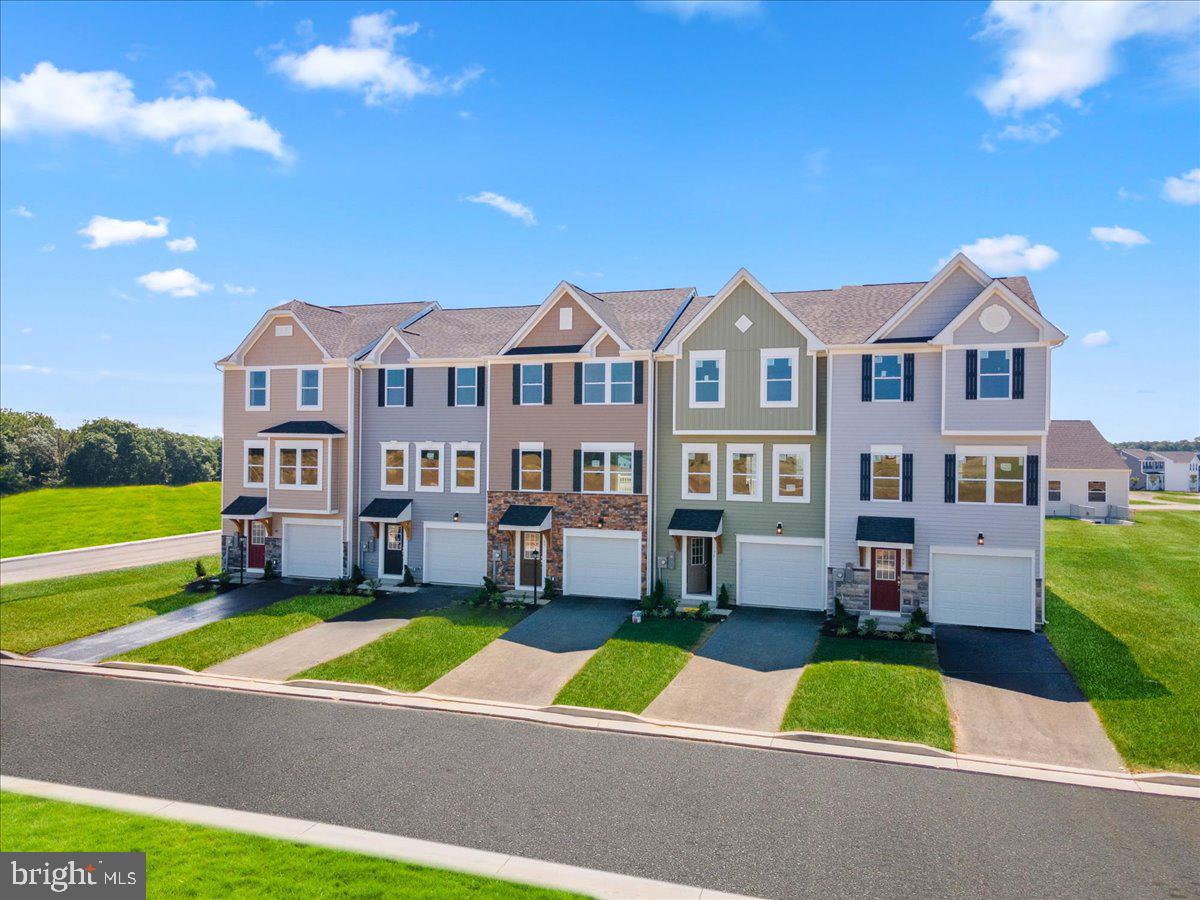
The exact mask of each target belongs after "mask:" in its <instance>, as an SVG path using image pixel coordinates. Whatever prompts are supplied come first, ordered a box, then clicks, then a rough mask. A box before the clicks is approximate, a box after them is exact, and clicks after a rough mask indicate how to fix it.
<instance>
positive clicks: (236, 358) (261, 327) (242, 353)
mask: <svg viewBox="0 0 1200 900" xmlns="http://www.w3.org/2000/svg"><path fill="white" fill-rule="evenodd" d="M283 316H286V317H288V318H289V319H291V320H292V321H293V322H295V323H296V324H297V325H299V326H300V330H301V331H303V332H304V333H305V334H306V335H308V339H309V340H310V341H312V342H313V343H314V344H315V345H316V347H317V349H318V350H320V351H321V356H322V357H324V358H325V359H332V357H331V356H330V355H329V351H328V350H326V349H325V348H324V347H323V346H322V345H321V342H320V341H318V340H317V339H316V336H315V335H313V333H312V332H311V331H309V330H308V326H307V325H305V324H304V323H303V322H301V321H300V317H299V316H297V315H296V314H295V313H294V312H293V311H292V310H290V309H268V310H267V311H266V312H265V313H263V315H262V318H261V319H259V320H258V324H257V325H255V326H254V327H253V328H252V329H251V330H250V333H249V334H248V335H246V337H244V338H243V339H242V342H241V343H240V344H238V345H237V349H236V350H234V351H233V353H231V354H229V361H230V362H234V363H237V364H238V365H241V364H242V363H244V362H245V360H246V351H247V350H249V349H250V347H251V346H253V344H254V342H255V341H256V340H258V338H259V337H260V336H261V335H262V333H263V332H264V331H265V330H266V328H267V326H268V325H270V324H271V323H272V322H273V321H275V320H276V319H278V318H281V317H283Z"/></svg>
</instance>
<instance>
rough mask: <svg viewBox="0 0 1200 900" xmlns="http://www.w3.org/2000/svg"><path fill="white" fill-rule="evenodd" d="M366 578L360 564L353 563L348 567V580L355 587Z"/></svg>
mask: <svg viewBox="0 0 1200 900" xmlns="http://www.w3.org/2000/svg"><path fill="white" fill-rule="evenodd" d="M366 580H367V576H366V575H364V574H363V570H362V566H360V565H359V564H358V563H355V564H354V565H352V566H351V567H350V581H351V582H353V584H354V586H355V587H358V586H359V585H360V584H362V583H363V582H364V581H366Z"/></svg>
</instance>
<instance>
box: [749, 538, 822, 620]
mask: <svg viewBox="0 0 1200 900" xmlns="http://www.w3.org/2000/svg"><path fill="white" fill-rule="evenodd" d="M737 542H738V543H737V585H738V589H737V598H736V599H737V604H738V606H773V607H780V608H783V609H824V608H825V605H826V604H825V549H824V546H823V545H821V544H819V543H816V544H814V543H793V542H791V541H789V540H788V539H786V538H783V539H774V538H758V537H754V536H749V535H746V536H743V535H739V536H738V539H737Z"/></svg>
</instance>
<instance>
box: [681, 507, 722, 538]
mask: <svg viewBox="0 0 1200 900" xmlns="http://www.w3.org/2000/svg"><path fill="white" fill-rule="evenodd" d="M724 528H725V510H723V509H677V510H675V512H673V513H672V514H671V522H670V524H669V525H667V534H669V535H671V536H672V537H685V536H687V535H689V534H698V535H707V536H709V537H719V536H720V535H721V534H722V533H723V531H724Z"/></svg>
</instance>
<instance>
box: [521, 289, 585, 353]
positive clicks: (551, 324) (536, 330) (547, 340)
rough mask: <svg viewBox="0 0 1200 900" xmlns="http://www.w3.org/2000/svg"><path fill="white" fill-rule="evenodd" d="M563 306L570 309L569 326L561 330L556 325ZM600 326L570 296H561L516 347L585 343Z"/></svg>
mask: <svg viewBox="0 0 1200 900" xmlns="http://www.w3.org/2000/svg"><path fill="white" fill-rule="evenodd" d="M563 308H568V309H570V310H572V312H571V328H570V330H568V331H563V330H562V329H561V328H559V327H558V311H559V310H560V309H563ZM599 330H600V327H599V326H598V325H597V324H596V320H595V319H593V318H592V317H591V315H590V314H589V313H588V312H586V311H585V310H584V309H583V308H582V307H581V306H580V305H579V304H578V303H576V302H575V301H574V300H572V299H571V298H570V297H563V298H562V299H561V300H559V301H558V303H556V304H555V305H554V307H553V308H552V309H551V310H550V311H549V312H547V313H546V314H545V315H544V316H543V317H542V318H541V319H539V320H538V323H537V324H536V325H534V326H533V329H532V330H531V331H530V332H529V334H527V335H525V337H524V338H523V339H522V340H521V342H520V343H519V344H517V346H518V347H558V346H563V345H571V346H574V345H582V344H586V343H587V342H588V341H589V340H590V339H591V337H592V335H594V334H595V333H596V332H597V331H599Z"/></svg>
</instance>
